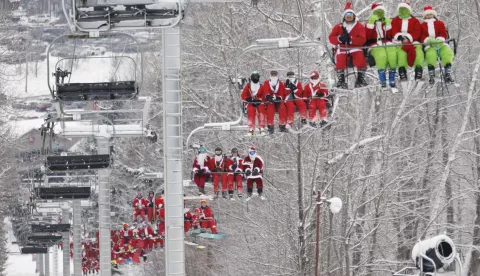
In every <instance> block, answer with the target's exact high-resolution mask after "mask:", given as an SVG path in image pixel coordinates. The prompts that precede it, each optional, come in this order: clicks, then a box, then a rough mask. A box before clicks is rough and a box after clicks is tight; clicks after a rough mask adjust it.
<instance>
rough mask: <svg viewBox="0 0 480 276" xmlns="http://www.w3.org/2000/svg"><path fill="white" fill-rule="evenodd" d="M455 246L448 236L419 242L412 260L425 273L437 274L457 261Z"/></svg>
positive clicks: (414, 248) (413, 251) (439, 236)
mask: <svg viewBox="0 0 480 276" xmlns="http://www.w3.org/2000/svg"><path fill="white" fill-rule="evenodd" d="M455 255H456V251H455V245H454V243H453V241H452V239H450V238H449V237H447V236H446V235H438V236H435V237H432V238H430V239H427V240H423V241H419V242H418V243H417V244H415V246H414V247H413V249H412V260H413V261H414V262H415V265H416V266H417V268H419V269H420V270H421V271H423V272H436V271H438V269H440V268H442V267H447V266H448V265H449V264H451V263H452V262H453V261H454V260H455Z"/></svg>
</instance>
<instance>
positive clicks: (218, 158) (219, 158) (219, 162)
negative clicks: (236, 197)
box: [208, 154, 227, 193]
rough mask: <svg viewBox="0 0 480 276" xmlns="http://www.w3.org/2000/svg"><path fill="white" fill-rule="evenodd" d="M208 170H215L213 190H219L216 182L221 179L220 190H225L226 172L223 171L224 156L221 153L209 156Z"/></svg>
mask: <svg viewBox="0 0 480 276" xmlns="http://www.w3.org/2000/svg"><path fill="white" fill-rule="evenodd" d="M208 167H209V168H210V171H212V172H217V173H214V174H213V191H214V192H215V193H217V192H219V188H218V184H219V182H220V181H222V192H225V191H227V174H225V173H223V172H225V158H224V157H223V155H222V154H220V155H215V156H214V157H212V158H210V161H209V166H208Z"/></svg>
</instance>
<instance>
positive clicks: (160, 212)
mask: <svg viewBox="0 0 480 276" xmlns="http://www.w3.org/2000/svg"><path fill="white" fill-rule="evenodd" d="M157 218H158V220H159V221H160V222H165V208H160V209H159V210H158V216H157Z"/></svg>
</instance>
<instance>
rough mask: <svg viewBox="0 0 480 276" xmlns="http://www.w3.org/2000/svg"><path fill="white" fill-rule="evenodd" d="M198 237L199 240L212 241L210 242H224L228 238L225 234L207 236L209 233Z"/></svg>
mask: <svg viewBox="0 0 480 276" xmlns="http://www.w3.org/2000/svg"><path fill="white" fill-rule="evenodd" d="M198 236H199V237H200V238H204V239H212V240H224V239H226V238H227V237H228V235H227V234H209V233H201V234H200V235H198Z"/></svg>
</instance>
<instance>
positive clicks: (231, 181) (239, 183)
mask: <svg viewBox="0 0 480 276" xmlns="http://www.w3.org/2000/svg"><path fill="white" fill-rule="evenodd" d="M234 182H235V183H237V193H243V187H242V182H243V181H242V175H241V174H236V175H233V174H229V175H228V176H227V186H228V190H229V191H233V190H235V187H234Z"/></svg>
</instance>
